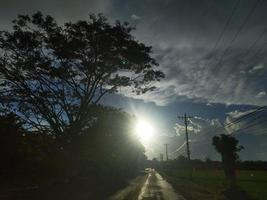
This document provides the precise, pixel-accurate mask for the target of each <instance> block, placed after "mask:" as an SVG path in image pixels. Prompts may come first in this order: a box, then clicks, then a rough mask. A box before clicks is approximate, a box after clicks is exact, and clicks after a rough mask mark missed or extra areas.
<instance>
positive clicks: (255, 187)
mask: <svg viewBox="0 0 267 200" xmlns="http://www.w3.org/2000/svg"><path fill="white" fill-rule="evenodd" d="M160 172H161V173H162V175H163V176H164V177H165V178H166V179H167V180H168V181H169V182H170V183H171V184H172V185H173V187H174V188H175V189H176V190H177V191H178V192H180V193H181V194H182V195H183V196H184V197H185V198H186V199H188V200H202V199H203V200H226V199H227V198H226V197H225V195H224V194H223V191H225V189H226V188H227V187H228V183H227V180H226V179H225V176H224V172H223V171H222V170H193V172H192V178H190V174H189V173H190V172H189V170H160ZM237 175H238V177H237V185H238V186H239V187H240V188H241V189H242V190H243V191H245V192H246V193H247V194H248V196H250V197H251V199H256V200H266V199H267V190H266V188H267V171H245V170H242V171H239V172H237Z"/></svg>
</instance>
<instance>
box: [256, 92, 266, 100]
mask: <svg viewBox="0 0 267 200" xmlns="http://www.w3.org/2000/svg"><path fill="white" fill-rule="evenodd" d="M265 96H266V92H265V91H261V92H259V93H258V94H257V95H256V98H263V97H265Z"/></svg>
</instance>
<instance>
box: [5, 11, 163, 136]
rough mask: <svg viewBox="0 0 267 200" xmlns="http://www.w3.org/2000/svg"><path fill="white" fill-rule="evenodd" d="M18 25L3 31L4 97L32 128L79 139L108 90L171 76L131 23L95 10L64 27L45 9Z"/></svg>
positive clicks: (145, 86) (139, 88)
mask: <svg viewBox="0 0 267 200" xmlns="http://www.w3.org/2000/svg"><path fill="white" fill-rule="evenodd" d="M13 23H14V26H13V30H12V31H1V32H0V52H1V54H2V56H1V58H0V78H1V82H0V89H1V95H0V101H1V106H2V108H5V109H8V110H9V111H12V112H14V113H17V114H18V115H19V116H20V117H21V119H23V120H24V122H25V124H26V125H27V128H30V129H35V130H38V131H39V132H43V133H52V134H54V135H57V136H59V135H60V136H61V135H67V136H68V137H72V135H75V134H79V133H80V132H81V131H82V129H83V127H84V126H86V125H87V122H88V119H89V118H90V113H89V110H90V109H89V107H90V105H91V104H96V103H98V102H99V100H100V99H101V98H102V97H103V95H105V94H107V93H114V92H117V90H118V88H126V89H127V90H130V91H132V92H135V93H137V94H140V93H145V92H147V91H150V90H153V89H155V87H154V86H152V85H151V82H153V81H159V80H160V79H161V78H163V77H164V74H163V73H162V72H161V71H158V70H156V67H157V63H156V61H155V60H154V59H153V58H151V57H150V53H151V52H152V49H151V47H148V46H146V45H144V44H143V43H141V42H139V41H137V40H136V39H135V38H134V37H133V36H132V35H131V31H132V28H131V27H130V26H129V25H128V23H123V24H122V23H120V22H116V23H115V24H114V25H111V24H109V23H108V22H107V19H106V18H105V17H104V16H102V15H98V16H96V15H90V16H89V19H88V20H87V21H86V20H80V21H77V22H75V23H73V22H67V23H65V24H64V25H62V26H61V25H59V24H57V22H56V21H55V20H54V19H53V18H52V17H51V16H43V15H42V13H40V12H37V13H35V14H33V15H32V16H28V15H19V16H18V18H17V19H16V20H14V21H13ZM64 138H66V137H64Z"/></svg>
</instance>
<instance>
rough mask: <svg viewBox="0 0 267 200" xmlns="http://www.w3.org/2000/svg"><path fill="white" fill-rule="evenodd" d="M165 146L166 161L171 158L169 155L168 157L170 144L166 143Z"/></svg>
mask: <svg viewBox="0 0 267 200" xmlns="http://www.w3.org/2000/svg"><path fill="white" fill-rule="evenodd" d="M165 147H166V161H168V160H169V157H168V144H165Z"/></svg>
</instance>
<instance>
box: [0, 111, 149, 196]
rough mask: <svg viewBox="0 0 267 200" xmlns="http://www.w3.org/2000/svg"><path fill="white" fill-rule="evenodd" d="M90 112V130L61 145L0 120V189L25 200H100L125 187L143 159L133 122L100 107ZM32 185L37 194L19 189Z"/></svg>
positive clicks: (10, 118)
mask: <svg viewBox="0 0 267 200" xmlns="http://www.w3.org/2000/svg"><path fill="white" fill-rule="evenodd" d="M90 113H91V115H92V120H91V121H90V123H89V124H90V126H88V127H84V129H83V130H82V132H81V133H80V134H79V135H77V136H76V137H74V138H73V140H72V141H71V142H69V143H67V144H65V145H64V146H63V145H62V146H60V145H61V144H58V143H57V140H55V139H54V137H53V135H44V134H40V133H38V132H29V131H27V130H25V129H24V128H23V125H22V124H21V123H20V122H19V120H18V118H17V117H16V116H15V115H14V114H8V115H5V116H1V117H0V133H1V135H0V141H1V146H0V148H1V152H0V153H1V175H2V177H3V175H4V176H5V179H2V180H1V181H4V183H3V182H2V184H5V185H7V186H10V188H9V189H11V190H14V191H16V190H17V191H18V192H16V193H17V194H16V195H22V196H23V195H28V196H29V197H28V199H31V198H33V199H34V198H35V195H36V198H37V197H38V199H58V198H59V199H73V198H75V199H80V198H81V196H80V195H83V196H86V197H88V198H89V197H90V198H100V199H101V198H106V196H108V195H110V194H111V193H112V192H114V190H116V189H118V188H120V187H122V186H124V185H125V184H126V181H127V180H129V179H130V178H132V177H134V176H136V174H137V173H138V172H139V171H140V169H142V168H143V165H144V161H145V159H146V157H145V156H144V147H143V146H142V145H141V143H140V142H139V140H138V139H137V137H136V135H135V134H134V133H133V126H134V123H136V122H135V118H134V117H132V116H130V115H129V114H127V113H125V112H123V111H120V110H117V109H114V108H111V107H103V106H91V107H90ZM58 147H60V148H58ZM34 185H37V186H39V189H36V190H33V191H31V190H29V191H28V190H24V189H23V188H24V187H29V186H34ZM12 195H15V193H12ZM40 196H41V197H40ZM14 198H15V199H19V198H20V196H16V197H14ZM21 198H22V197H21Z"/></svg>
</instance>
